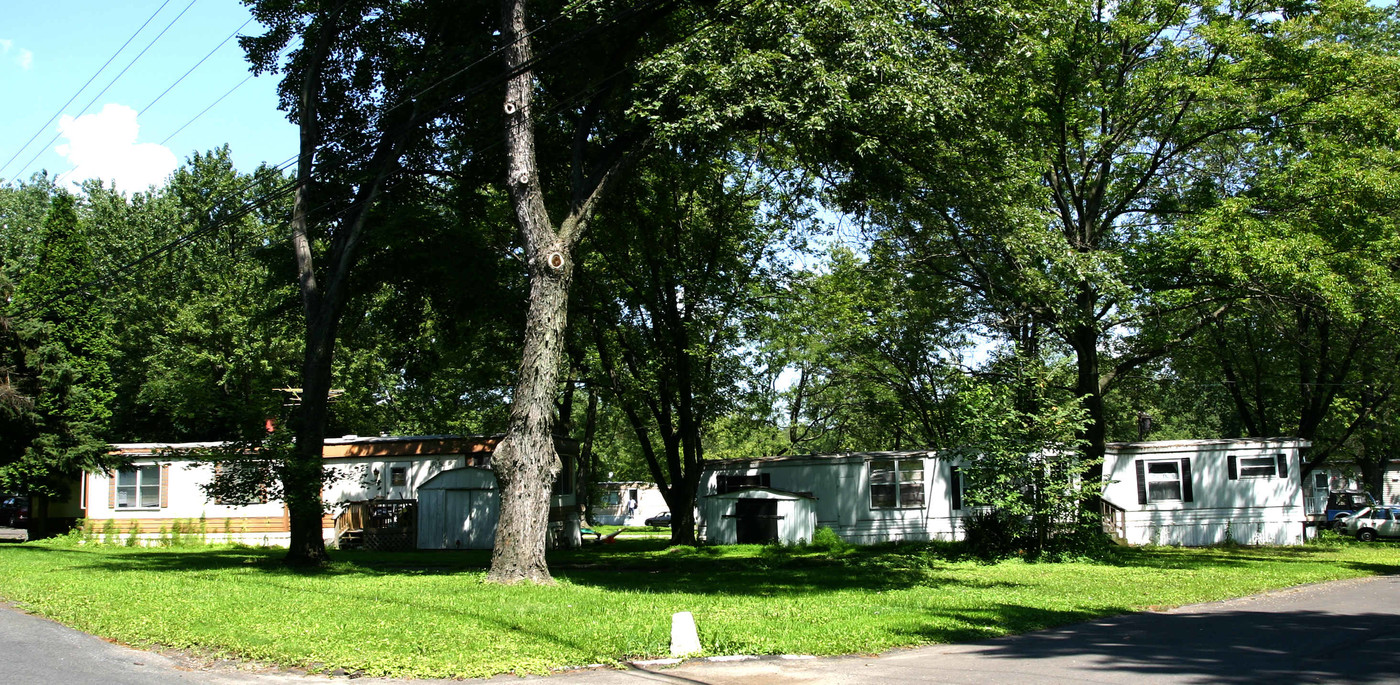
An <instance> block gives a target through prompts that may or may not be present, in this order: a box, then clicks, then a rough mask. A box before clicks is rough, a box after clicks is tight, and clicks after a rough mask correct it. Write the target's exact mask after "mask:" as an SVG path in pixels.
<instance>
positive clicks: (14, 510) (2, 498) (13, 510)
mask: <svg viewBox="0 0 1400 685" xmlns="http://www.w3.org/2000/svg"><path fill="white" fill-rule="evenodd" d="M0 525H4V526H8V527H10V528H28V527H29V498H28V497H25V496H24V495H0Z"/></svg>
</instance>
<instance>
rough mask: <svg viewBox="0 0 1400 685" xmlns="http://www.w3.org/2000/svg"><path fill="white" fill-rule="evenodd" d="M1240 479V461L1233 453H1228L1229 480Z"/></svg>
mask: <svg viewBox="0 0 1400 685" xmlns="http://www.w3.org/2000/svg"><path fill="white" fill-rule="evenodd" d="M1239 479H1240V462H1239V458H1238V457H1236V456H1235V455H1233V454H1232V455H1230V480H1239Z"/></svg>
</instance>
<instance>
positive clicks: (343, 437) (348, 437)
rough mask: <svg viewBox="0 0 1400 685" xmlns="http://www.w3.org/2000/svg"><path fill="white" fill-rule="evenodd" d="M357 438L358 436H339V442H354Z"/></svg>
mask: <svg viewBox="0 0 1400 685" xmlns="http://www.w3.org/2000/svg"><path fill="white" fill-rule="evenodd" d="M358 437H360V436H358V435H342V436H340V439H341V440H354V439H355V438H358Z"/></svg>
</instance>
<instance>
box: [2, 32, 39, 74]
mask: <svg viewBox="0 0 1400 685" xmlns="http://www.w3.org/2000/svg"><path fill="white" fill-rule="evenodd" d="M11 50H14V52H15V55H14V57H13V60H14V63H15V64H18V65H19V68H20V69H24V70H25V71H28V70H29V68H30V67H32V66H34V53H33V52H30V51H29V50H26V49H24V48H19V49H15V42H14V41H12V40H10V39H9V38H0V55H6V56H8V55H9V54H10V51H11Z"/></svg>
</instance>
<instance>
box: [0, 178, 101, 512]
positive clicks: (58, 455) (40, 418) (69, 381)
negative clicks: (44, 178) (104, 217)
mask: <svg viewBox="0 0 1400 685" xmlns="http://www.w3.org/2000/svg"><path fill="white" fill-rule="evenodd" d="M16 228H19V227H16ZM36 248H37V250H38V254H37V256H36V258H35V261H34V267H33V268H34V270H33V271H31V272H29V273H27V274H25V275H24V276H23V278H22V279H21V281H20V285H19V287H18V288H17V289H15V291H14V297H13V299H12V300H11V299H10V298H9V297H8V296H9V293H10V290H9V287H8V282H7V281H5V279H4V276H3V274H0V291H3V294H4V295H6V300H8V301H9V305H8V308H7V311H6V312H5V317H7V318H4V319H3V320H0V490H4V491H10V492H27V493H31V494H35V495H54V496H59V497H63V496H66V495H67V494H68V492H67V488H68V484H69V482H70V479H71V478H72V477H74V476H75V475H77V474H78V473H79V472H80V471H84V470H89V471H90V470H95V469H99V468H104V467H106V466H109V465H110V464H111V463H112V460H111V459H110V458H109V457H108V456H107V445H106V442H105V441H104V440H103V435H104V433H105V432H106V430H107V428H108V421H109V419H110V417H111V408H110V405H111V403H112V401H113V397H114V391H113V388H112V377H111V371H110V367H109V363H110V361H111V360H112V357H113V348H112V341H111V336H110V329H111V319H110V318H109V316H108V314H107V312H106V310H105V309H104V308H103V307H102V303H101V301H100V300H99V299H98V298H95V297H94V296H93V294H92V293H91V292H90V291H89V288H91V287H92V283H93V282H94V281H95V280H96V278H97V275H98V272H97V271H96V269H95V268H94V264H93V255H92V252H91V248H90V245H89V236H88V234H87V232H86V231H85V230H84V227H83V226H81V225H80V223H79V218H78V212H77V199H76V198H74V197H73V196H72V195H69V194H67V193H58V194H56V195H54V196H53V198H52V201H51V204H50V207H49V211H48V213H47V214H46V215H45V218H44V224H43V228H42V239H41V240H40V241H39V242H38V244H37V246H36Z"/></svg>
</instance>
